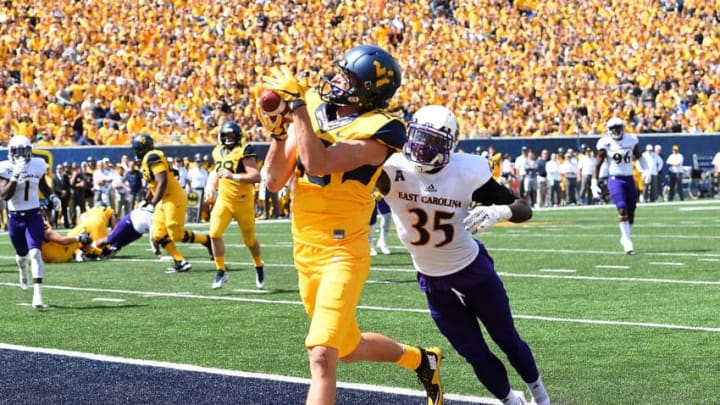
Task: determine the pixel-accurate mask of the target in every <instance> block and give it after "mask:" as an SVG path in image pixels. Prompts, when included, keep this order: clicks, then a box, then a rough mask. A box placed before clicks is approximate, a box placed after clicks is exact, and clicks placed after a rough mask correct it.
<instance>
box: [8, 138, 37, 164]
mask: <svg viewBox="0 0 720 405" xmlns="http://www.w3.org/2000/svg"><path fill="white" fill-rule="evenodd" d="M18 158H22V159H24V160H25V161H26V162H29V161H30V159H31V158H32V144H31V143H30V139H28V138H27V137H26V136H23V135H15V136H13V137H12V138H10V142H9V143H8V159H10V161H11V162H13V163H15V162H16V161H17V160H18Z"/></svg>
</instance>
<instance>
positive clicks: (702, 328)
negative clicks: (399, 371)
mask: <svg viewBox="0 0 720 405" xmlns="http://www.w3.org/2000/svg"><path fill="white" fill-rule="evenodd" d="M538 276H539V277H543V276H542V275H538ZM548 277H552V276H548ZM571 278H573V277H571ZM717 284H720V282H718V283H717ZM0 285H2V286H7V287H14V288H17V287H18V284H15V283H0ZM43 288H45V289H48V288H49V289H55V290H65V291H77V292H96V293H109V294H127V295H140V296H143V297H144V298H189V299H199V300H214V301H232V302H246V303H253V304H275V305H295V306H301V305H302V303H301V302H300V301H289V300H269V299H260V298H243V297H226V296H214V295H213V296H208V295H198V294H188V293H161V292H148V291H133V290H112V289H107V288H80V287H68V286H56V285H46V286H44V287H43ZM50 307H52V306H50ZM358 309H363V310H368V311H381V312H404V313H416V314H427V313H428V312H429V311H428V310H427V309H418V308H394V307H376V306H369V305H358ZM514 317H515V318H518V319H528V320H542V321H552V322H567V323H581V324H600V325H615V326H634V327H646V328H657V329H681V330H689V331H702V332H715V333H720V327H706V326H688V325H673V324H662V323H646V322H627V321H608V320H595V319H575V318H554V317H541V316H535V315H514Z"/></svg>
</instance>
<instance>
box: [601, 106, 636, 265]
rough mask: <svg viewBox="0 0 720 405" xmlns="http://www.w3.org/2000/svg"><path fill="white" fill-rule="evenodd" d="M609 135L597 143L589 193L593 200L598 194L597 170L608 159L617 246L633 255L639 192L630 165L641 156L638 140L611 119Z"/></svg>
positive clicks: (608, 126)
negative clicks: (616, 217) (632, 237)
mask: <svg viewBox="0 0 720 405" xmlns="http://www.w3.org/2000/svg"><path fill="white" fill-rule="evenodd" d="M607 129H608V134H607V135H605V136H603V137H602V138H600V140H599V141H598V143H597V150H598V152H597V161H596V162H595V171H594V172H593V177H592V180H591V182H590V183H591V186H590V188H591V190H592V193H593V197H594V198H599V197H600V194H601V190H600V187H599V186H598V180H597V179H598V176H599V173H600V167H601V166H602V165H603V162H605V160H606V159H607V161H608V162H609V165H608V175H609V176H608V181H607V186H608V191H609V192H610V198H612V200H613V202H614V203H615V207H616V208H617V210H618V219H619V221H620V244H621V245H622V247H623V250H624V251H625V253H627V254H629V255H631V254H634V253H635V247H634V246H633V243H632V240H631V239H630V236H631V234H632V226H633V223H635V208H636V207H637V199H638V191H637V187H635V179H634V178H633V162H634V161H635V160H638V159H640V158H641V157H642V152H640V147H639V146H638V138H637V136H635V135H632V134H626V133H625V122H624V121H623V120H621V119H620V118H617V117H613V118H611V119H610V120H608V122H607Z"/></svg>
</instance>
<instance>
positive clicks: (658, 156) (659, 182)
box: [653, 144, 665, 201]
mask: <svg viewBox="0 0 720 405" xmlns="http://www.w3.org/2000/svg"><path fill="white" fill-rule="evenodd" d="M653 157H654V158H655V167H656V168H657V176H655V184H654V185H653V186H654V187H655V190H657V195H656V196H655V200H653V201H657V199H658V198H659V197H661V196H662V193H663V185H665V182H664V181H663V173H662V169H663V167H664V166H665V160H664V159H663V157H662V146H660V145H659V144H658V145H655V153H654V154H653Z"/></svg>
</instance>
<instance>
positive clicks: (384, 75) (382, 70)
mask: <svg viewBox="0 0 720 405" xmlns="http://www.w3.org/2000/svg"><path fill="white" fill-rule="evenodd" d="M373 65H375V77H377V80H376V81H375V87H382V86H384V85H386V84H390V81H391V80H392V79H393V78H394V76H395V72H394V71H392V70H388V68H386V67H385V66H383V65H381V64H380V62H378V61H373Z"/></svg>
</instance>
